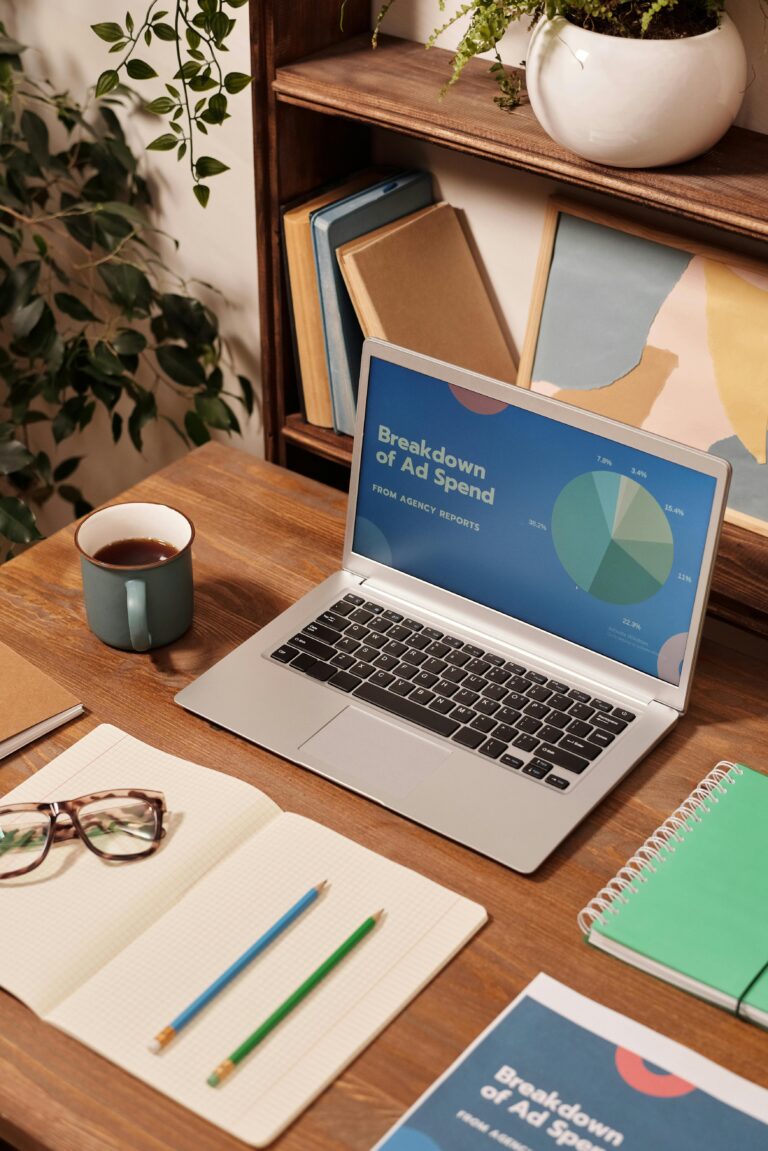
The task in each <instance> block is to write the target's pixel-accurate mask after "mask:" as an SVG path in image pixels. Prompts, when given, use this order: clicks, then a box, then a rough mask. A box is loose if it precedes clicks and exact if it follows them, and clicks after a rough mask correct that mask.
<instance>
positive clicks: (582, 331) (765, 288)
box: [518, 200, 768, 535]
mask: <svg viewBox="0 0 768 1151" xmlns="http://www.w3.org/2000/svg"><path fill="white" fill-rule="evenodd" d="M518 384H519V385H521V386H523V387H530V388H531V389H532V390H533V391H536V392H540V393H541V394H543V395H547V396H554V397H556V398H557V399H559V400H563V401H565V402H566V403H570V404H573V405H575V406H577V407H581V408H588V409H589V410H590V411H593V412H598V413H600V414H601V415H605V416H610V417H612V418H613V419H616V420H620V421H622V422H623V423H627V424H632V425H633V426H635V427H639V428H646V429H648V430H649V431H653V432H656V433H657V434H659V435H662V436H667V437H668V438H669V439H673V440H678V441H681V442H683V443H686V444H690V445H691V446H692V447H696V448H701V449H702V450H704V451H709V452H712V453H714V454H715V455H718V456H721V457H723V458H724V459H727V460H729V461H730V463H731V465H732V466H733V477H732V481H731V488H730V495H729V499H728V511H727V513H726V519H727V520H729V521H730V522H731V523H735V524H738V525H740V526H742V527H746V528H748V529H750V530H751V531H754V532H758V533H760V534H761V535H768V462H766V430H767V428H768V262H767V263H766V264H761V263H759V262H758V261H756V260H750V259H748V258H746V257H742V256H740V255H738V254H736V253H733V252H726V251H724V250H721V249H717V248H709V247H706V246H704V245H702V244H699V243H697V242H694V241H692V240H688V239H682V238H679V237H676V236H674V235H668V234H666V233H663V232H657V231H653V230H651V229H649V228H646V227H644V226H642V225H639V224H635V223H633V222H630V221H627V220H623V219H621V218H619V217H614V216H609V215H608V214H605V213H602V212H598V211H595V210H593V209H592V208H589V207H584V206H582V205H576V204H570V203H566V202H565V201H560V200H553V201H551V203H550V206H549V209H548V214H547V220H546V224H545V231H544V238H543V241H542V248H541V254H540V258H539V268H538V272H537V279H536V283H535V286H534V294H533V301H532V305H531V313H530V316H529V321H528V330H527V333H526V338H525V344H524V347H523V352H522V357H521V364H520V372H519V376H518Z"/></svg>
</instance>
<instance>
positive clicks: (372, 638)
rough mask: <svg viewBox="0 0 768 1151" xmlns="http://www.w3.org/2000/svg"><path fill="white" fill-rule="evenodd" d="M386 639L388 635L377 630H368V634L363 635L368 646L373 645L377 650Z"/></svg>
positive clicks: (382, 645)
mask: <svg viewBox="0 0 768 1151" xmlns="http://www.w3.org/2000/svg"><path fill="white" fill-rule="evenodd" d="M388 639H389V636H386V635H380V634H379V632H377V631H369V632H368V635H367V636H366V637H365V642H366V643H367V644H368V646H369V647H375V648H376V650H377V651H379V650H380V649H381V648H382V647H384V645H385V644H386V642H387V640H388Z"/></svg>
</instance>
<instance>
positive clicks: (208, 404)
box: [195, 395, 232, 432]
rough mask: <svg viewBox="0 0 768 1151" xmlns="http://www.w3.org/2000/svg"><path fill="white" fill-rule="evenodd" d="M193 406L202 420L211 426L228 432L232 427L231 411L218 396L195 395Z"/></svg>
mask: <svg viewBox="0 0 768 1151" xmlns="http://www.w3.org/2000/svg"><path fill="white" fill-rule="evenodd" d="M195 408H196V410H197V414H198V415H199V416H200V418H201V419H202V420H204V421H205V422H206V424H208V425H209V427H212V428H220V429H221V430H222V431H225V432H228V431H231V429H232V413H231V412H230V410H229V408H228V407H227V405H226V404H225V403H224V401H223V400H220V399H219V397H218V396H208V395H203V396H195Z"/></svg>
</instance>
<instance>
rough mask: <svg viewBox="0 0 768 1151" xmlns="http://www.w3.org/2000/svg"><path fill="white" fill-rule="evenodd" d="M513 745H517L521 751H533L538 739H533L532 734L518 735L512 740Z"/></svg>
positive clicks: (537, 744)
mask: <svg viewBox="0 0 768 1151" xmlns="http://www.w3.org/2000/svg"><path fill="white" fill-rule="evenodd" d="M513 746H514V747H519V748H520V750H521V751H535V750H536V748H537V747H538V746H539V741H538V739H534V738H533V736H532V735H525V734H523V735H518V737H517V739H516V740H515V741H514V745H513Z"/></svg>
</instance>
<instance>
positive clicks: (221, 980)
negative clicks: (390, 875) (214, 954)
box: [149, 880, 328, 1054]
mask: <svg viewBox="0 0 768 1151" xmlns="http://www.w3.org/2000/svg"><path fill="white" fill-rule="evenodd" d="M327 886H328V881H327V880H323V882H322V883H318V885H317V887H311V888H310V889H309V891H308V892H307V893H306V895H302V897H301V899H300V900H299V901H298V902H297V903H294V905H293V907H291V908H289V909H288V911H286V913H285V914H284V915H281V916H280V918H279V919H278V920H277V921H276V922H275V923H273V924H272V926H271V927H269V928H268V929H267V930H266V931H265V932H264V934H263V935H262V936H261V937H260V938H259V939H257V940H256V942H255V943H252V944H251V946H250V947H249V948H248V950H247V951H244V952H243V954H242V955H241V956H240V958H239V959H236V960H235V962H234V963H233V964H232V965H231V967H228V968H227V970H226V971H225V972H224V973H223V974H222V975H220V976H219V977H218V979H216V980H214V982H213V983H211V985H210V986H209V987H206V989H205V991H203V992H202V993H201V994H200V995H198V997H197V999H194V1000H193V1001H192V1003H190V1005H189V1007H185V1008H184V1010H183V1011H182V1012H181V1014H179V1015H177V1016H176V1018H175V1019H172V1020H171V1022H170V1023H169V1024H168V1026H167V1027H164V1028H163V1030H162V1031H160V1032H159V1033H158V1034H157V1035H156V1036H155V1038H154V1039H153V1040H152V1042H151V1043H150V1045H149V1050H150V1051H152V1052H153V1053H154V1054H157V1053H158V1052H159V1051H162V1050H163V1048H164V1047H167V1046H168V1044H169V1043H170V1042H171V1040H172V1039H173V1038H174V1037H175V1036H176V1035H178V1033H179V1032H180V1031H181V1029H182V1028H183V1027H186V1025H187V1024H188V1023H189V1022H191V1020H193V1019H194V1018H195V1016H196V1015H197V1014H198V1013H199V1012H200V1011H202V1010H203V1008H204V1007H206V1006H207V1005H208V1004H209V1003H210V1002H211V1000H212V999H215V998H216V996H217V995H218V994H219V992H220V991H223V990H224V988H225V987H228V986H229V984H230V983H231V982H232V980H233V979H235V978H236V977H237V976H238V975H239V974H240V972H241V971H242V970H243V969H244V968H246V967H247V966H248V964H249V963H252V962H253V960H254V959H256V957H257V956H259V955H261V953H262V952H263V951H265V950H266V949H267V948H268V947H269V945H270V943H272V942H273V941H274V940H275V939H277V937H278V936H279V935H282V933H283V932H284V931H285V930H286V928H288V927H290V926H291V924H292V923H293V922H294V921H295V920H296V919H298V917H299V916H300V915H301V913H302V912H303V911H306V909H307V908H308V907H310V906H311V905H312V904H313V903H314V902H315V900H316V899H317V897H318V896H319V895H320V894H321V892H323V891H324V890H325V888H326V887H327Z"/></svg>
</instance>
